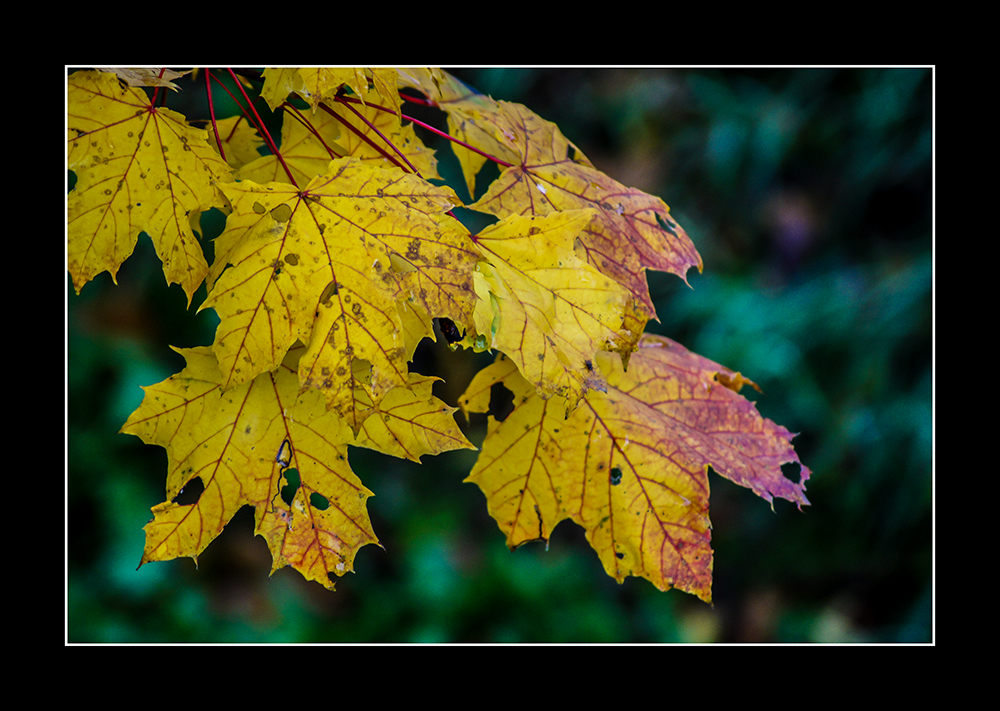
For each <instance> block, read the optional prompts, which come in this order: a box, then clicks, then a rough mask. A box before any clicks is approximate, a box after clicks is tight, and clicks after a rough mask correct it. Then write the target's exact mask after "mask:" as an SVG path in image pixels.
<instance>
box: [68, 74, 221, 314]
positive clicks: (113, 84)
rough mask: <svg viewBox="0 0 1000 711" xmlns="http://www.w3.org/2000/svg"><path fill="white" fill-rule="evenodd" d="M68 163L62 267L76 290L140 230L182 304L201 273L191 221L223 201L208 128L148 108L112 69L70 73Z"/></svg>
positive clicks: (112, 268)
mask: <svg viewBox="0 0 1000 711" xmlns="http://www.w3.org/2000/svg"><path fill="white" fill-rule="evenodd" d="M68 84H69V117H68V121H67V125H68V128H69V142H68V151H69V155H68V163H69V168H70V170H72V171H74V172H75V173H76V177H77V181H76V185H75V187H74V189H73V190H72V191H71V192H70V194H69V204H68V208H67V210H68V213H69V271H70V274H71V275H72V278H73V286H74V287H75V288H76V291H77V293H79V292H80V289H82V288H83V285H84V284H86V283H87V282H88V281H90V280H91V279H93V278H94V276H96V275H97V274H99V273H101V272H104V271H107V272H110V273H111V277H112V279H115V275H116V274H117V272H118V268H119V267H120V266H121V265H122V263H123V262H124V261H125V260H126V259H128V257H129V256H130V255H131V254H132V251H133V250H134V249H135V244H136V240H137V239H138V237H139V233H140V232H146V233H147V234H148V235H149V236H150V238H151V239H152V240H153V245H154V246H155V247H156V253H157V255H159V257H160V260H161V261H162V262H163V273H164V276H166V279H167V283H168V284H180V285H181V288H183V289H184V293H185V294H187V298H188V303H189V304H190V303H191V298H192V296H193V294H194V292H195V290H196V289H197V288H198V286H199V285H200V284H201V282H202V281H203V280H204V279H205V276H206V275H207V274H208V263H207V262H206V261H205V256H204V253H203V252H202V249H201V245H200V244H198V239H197V238H196V237H195V234H194V230H193V229H192V224H197V221H198V219H199V218H200V216H201V213H202V212H204V211H205V210H208V209H210V208H212V207H221V206H223V205H224V204H225V201H224V200H223V198H222V196H221V193H219V192H218V190H217V189H216V185H217V183H219V182H221V181H229V180H230V177H229V173H230V171H229V166H228V165H226V163H225V161H223V160H222V158H221V157H219V154H218V153H216V151H215V149H213V148H212V147H211V146H209V144H208V140H207V139H208V134H207V133H206V132H205V131H203V130H201V129H197V128H193V127H191V126H189V125H188V124H187V122H186V121H185V119H184V117H183V116H181V115H180V114H178V113H176V112H174V111H171V110H170V109H165V108H154V107H153V105H152V103H151V101H150V99H149V97H147V96H146V94H145V93H143V91H142V89H139V88H131V87H124V86H122V85H121V83H120V82H119V80H118V77H117V76H115V75H114V74H109V73H104V72H76V73H75V74H72V75H71V76H70V77H69V81H68Z"/></svg>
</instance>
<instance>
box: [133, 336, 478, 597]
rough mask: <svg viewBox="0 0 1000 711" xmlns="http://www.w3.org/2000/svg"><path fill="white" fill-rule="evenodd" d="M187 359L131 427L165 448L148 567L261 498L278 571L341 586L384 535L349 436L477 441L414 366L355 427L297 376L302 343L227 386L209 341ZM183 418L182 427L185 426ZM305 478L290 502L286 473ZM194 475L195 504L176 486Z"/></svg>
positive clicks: (395, 449)
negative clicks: (364, 551) (269, 366)
mask: <svg viewBox="0 0 1000 711" xmlns="http://www.w3.org/2000/svg"><path fill="white" fill-rule="evenodd" d="M174 350H176V351H177V352H178V353H181V354H182V355H183V356H184V357H185V359H186V360H187V367H186V368H185V369H184V370H183V371H181V372H180V373H178V374H177V375H174V376H171V377H170V378H168V379H167V380H165V381H164V382H162V383H159V384H157V385H153V386H150V387H147V388H144V390H145V392H146V395H145V397H144V399H143V402H142V405H140V407H139V408H138V409H137V410H136V411H135V412H134V413H132V415H131V416H130V417H129V419H128V421H127V422H126V423H125V425H124V426H123V427H122V430H121V431H122V432H125V433H128V434H134V435H136V436H138V437H140V438H141V439H142V440H143V441H144V442H146V443H147V444H156V445H159V446H162V447H164V448H165V449H166V450H167V455H168V459H169V464H168V472H167V500H166V501H164V502H163V503H161V504H158V505H156V506H154V507H153V509H152V511H153V514H154V515H153V519H152V520H151V521H150V522H149V523H148V524H147V525H146V527H145V530H146V545H145V549H144V552H143V555H142V560H141V562H140V565H142V564H144V563H148V562H151V561H161V560H171V559H174V558H178V557H190V558H193V559H194V560H195V561H196V562H197V559H198V556H199V555H200V554H201V553H202V551H204V550H205V548H206V547H207V546H208V545H209V543H211V541H212V540H214V539H215V538H216V537H217V536H218V535H219V534H220V533H221V532H222V530H223V528H224V527H225V526H226V524H227V523H228V522H229V520H230V519H231V518H232V516H233V514H235V513H236V511H237V510H239V508H240V507H242V506H244V505H251V506H254V507H255V521H256V530H255V532H256V533H257V534H258V535H261V536H263V537H264V539H265V540H266V541H267V545H268V548H269V549H270V551H271V555H272V558H273V565H272V569H271V572H272V573H274V571H276V570H278V569H280V568H282V567H284V566H286V565H290V566H292V567H293V568H295V569H296V570H298V571H299V572H300V573H302V575H303V576H305V577H306V578H307V579H308V580H316V581H317V582H319V583H321V584H322V585H324V586H325V587H327V588H329V589H331V590H332V589H333V587H334V584H333V576H341V575H344V574H345V573H347V572H349V571H351V570H353V562H354V557H355V554H356V553H357V551H358V550H359V549H360V548H361V547H362V546H365V545H368V544H370V543H374V544H376V545H379V543H378V539H377V538H376V536H375V533H374V531H373V530H372V527H371V521H370V520H369V517H368V512H367V499H368V497H370V496H372V493H371V491H369V490H368V489H367V488H366V487H365V486H364V485H363V484H362V483H361V481H360V480H359V479H358V477H357V476H356V475H355V474H354V472H353V471H352V470H351V467H350V465H349V464H348V460H347V444H348V443H351V444H354V445H356V446H362V447H367V448H370V449H375V450H378V451H382V452H386V453H388V454H394V455H396V456H405V457H408V458H410V459H413V460H416V461H419V459H420V456H422V455H424V454H439V453H441V452H443V451H447V450H451V449H460V448H474V447H472V444H470V443H469V441H468V440H467V439H465V437H464V436H463V435H462V433H461V431H460V430H459V429H458V426H457V425H456V423H455V421H454V417H452V412H454V408H450V407H448V406H446V405H445V404H444V403H443V402H441V401H440V400H438V399H437V398H435V397H433V395H431V392H430V386H431V382H432V381H433V378H425V377H423V376H419V375H412V376H411V382H410V384H409V385H408V386H407V387H404V388H399V389H398V392H397V391H396V390H393V391H390V393H389V394H388V395H387V397H386V398H385V400H384V401H383V406H382V408H381V409H380V410H379V411H378V416H376V417H373V418H372V419H373V420H376V421H374V422H372V423H371V424H370V425H369V424H367V423H366V425H365V427H364V429H363V430H362V432H361V433H360V434H359V435H358V438H357V440H355V437H354V433H353V432H352V430H351V429H350V428H349V427H347V426H346V424H345V423H344V422H343V421H342V420H341V419H340V418H339V417H338V416H337V415H336V413H333V412H329V411H328V410H327V409H326V404H325V401H324V399H323V396H322V395H321V394H320V393H317V392H311V391H307V392H304V393H300V392H299V384H298V377H297V375H296V371H297V366H298V363H297V361H298V359H299V358H300V357H301V355H302V353H303V352H304V350H305V349H304V347H302V346H301V345H300V346H297V347H295V348H293V349H291V350H290V351H289V353H288V356H287V357H286V358H285V361H284V363H283V364H282V365H281V367H279V368H278V369H277V370H275V371H274V372H272V373H263V374H261V375H259V376H258V377H257V378H255V379H254V380H253V381H252V382H249V383H245V384H243V385H240V386H237V387H234V388H230V389H229V390H225V391H224V390H223V389H222V386H221V380H222V374H221V372H220V371H219V367H218V361H217V360H216V358H215V355H214V353H213V352H212V350H211V348H207V347H201V348H191V349H179V348H175V349H174ZM182 425H183V426H182ZM289 469H295V470H296V471H297V473H298V480H299V484H298V487H297V488H296V490H295V494H294V497H291V500H290V501H286V500H285V498H284V497H283V496H282V489H283V488H285V487H286V486H287V484H288V478H287V477H286V472H287V470H289ZM194 479H199V480H200V483H201V485H202V487H203V490H202V492H201V494H200V496H199V497H198V500H197V501H196V502H194V503H181V502H180V501H178V500H177V499H178V495H179V494H180V493H181V491H182V490H183V489H184V488H185V487H188V486H191V485H192V482H193V480H194Z"/></svg>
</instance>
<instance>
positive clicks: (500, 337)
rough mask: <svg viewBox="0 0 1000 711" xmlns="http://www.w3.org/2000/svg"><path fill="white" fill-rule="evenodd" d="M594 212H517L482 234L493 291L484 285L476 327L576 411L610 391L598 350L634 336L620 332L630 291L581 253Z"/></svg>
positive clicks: (484, 266) (483, 267) (545, 393)
mask: <svg viewBox="0 0 1000 711" xmlns="http://www.w3.org/2000/svg"><path fill="white" fill-rule="evenodd" d="M593 216H594V211H593V210H567V211H564V212H557V213H552V214H549V215H545V216H531V215H528V216H520V215H511V216H509V217H506V218H504V219H503V220H501V221H500V222H498V223H496V224H494V225H491V226H489V227H487V228H485V229H484V230H482V231H481V232H480V233H479V234H478V235H476V236H475V243H476V246H477V247H478V248H479V250H480V252H481V253H482V254H483V255H484V257H485V258H486V259H487V260H488V262H485V263H481V264H480V265H479V272H480V273H481V274H482V277H483V282H484V285H485V286H486V288H487V289H488V291H489V294H490V295H491V300H490V301H489V302H487V301H486V299H485V298H483V296H482V288H480V295H481V296H480V301H479V304H480V306H479V309H480V310H479V311H477V313H476V317H475V319H474V322H475V327H476V329H477V330H478V332H479V334H480V335H482V336H484V337H487V339H488V340H487V342H489V343H490V344H491V347H495V348H498V349H499V350H501V351H503V352H504V353H506V354H507V355H508V356H509V357H510V358H511V359H512V360H513V361H514V362H515V363H517V366H518V368H520V370H521V373H522V374H523V375H524V377H525V378H527V380H528V381H529V382H530V383H532V385H534V386H535V388H537V390H538V392H539V393H540V394H541V395H542V397H545V398H548V397H551V396H553V395H559V396H562V397H564V398H566V406H567V408H568V410H571V409H573V408H574V407H576V405H577V403H578V402H579V400H580V398H581V397H582V396H583V394H584V393H585V392H587V390H590V389H596V390H604V389H605V387H606V385H605V383H604V377H603V376H602V375H601V373H600V371H599V369H598V368H597V366H596V365H595V363H596V356H597V352H598V351H602V350H614V349H615V348H617V347H618V343H619V341H621V340H625V339H626V338H627V336H623V335H622V334H621V333H620V329H621V325H622V321H623V319H624V307H625V304H626V303H627V301H628V299H629V294H628V291H627V290H626V289H625V288H624V287H622V286H621V285H620V284H618V283H617V282H616V281H614V280H613V279H611V278H610V277H608V276H606V275H604V274H602V273H601V272H599V271H598V270H597V269H596V268H594V267H593V266H591V265H590V264H588V263H586V262H584V261H583V260H581V259H580V258H578V257H577V256H576V253H575V251H574V246H573V245H574V241H575V239H576V238H577V237H578V236H579V234H580V233H581V231H582V230H583V229H584V228H586V226H587V225H588V224H589V223H590V221H591V220H592V219H593ZM487 303H489V304H490V308H489V309H488V310H486V309H485V306H486V304H487ZM484 310H486V311H487V313H485V314H484V313H482V312H483V311H484ZM489 312H495V313H494V314H493V315H494V317H495V318H496V319H497V321H496V323H495V324H494V320H493V318H490V317H489V315H488V313H489ZM487 324H489V326H488V328H489V330H488V331H487V330H486V326H487ZM470 339H474V337H473V335H472V334H471V333H470V334H467V335H466V341H465V344H466V345H473V346H474V342H473V343H470Z"/></svg>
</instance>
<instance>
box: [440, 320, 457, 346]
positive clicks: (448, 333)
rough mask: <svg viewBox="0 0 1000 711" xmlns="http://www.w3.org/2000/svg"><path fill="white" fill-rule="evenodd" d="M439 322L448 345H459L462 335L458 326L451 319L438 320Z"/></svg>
mask: <svg viewBox="0 0 1000 711" xmlns="http://www.w3.org/2000/svg"><path fill="white" fill-rule="evenodd" d="M437 322H438V326H439V327H440V328H441V334H442V335H443V336H444V338H445V340H446V341H448V343H457V342H458V341H461V340H462V334H461V333H459V332H458V326H456V325H455V322H454V321H452V320H451V319H450V318H443V317H442V318H439V319H437Z"/></svg>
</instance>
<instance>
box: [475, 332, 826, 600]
mask: <svg viewBox="0 0 1000 711" xmlns="http://www.w3.org/2000/svg"><path fill="white" fill-rule="evenodd" d="M600 365H601V366H602V368H603V369H605V370H606V371H607V380H608V384H609V387H608V391H607V393H600V392H590V393H588V394H587V396H586V397H585V398H584V399H583V401H582V402H581V404H580V406H579V407H578V408H577V409H576V410H575V411H573V413H572V414H571V415H570V416H569V417H568V418H566V417H565V412H564V407H563V405H562V403H560V402H559V401H558V400H559V399H558V398H551V399H549V400H543V399H542V398H541V397H539V396H538V394H537V393H536V392H535V390H534V388H533V387H532V386H531V385H530V384H529V383H527V382H526V381H525V380H524V378H523V377H521V375H520V374H519V372H518V370H517V368H516V367H515V365H514V363H512V362H511V361H510V360H509V359H507V358H505V357H504V356H500V357H499V358H498V359H497V361H496V362H495V363H494V364H493V365H490V366H488V367H487V368H485V369H484V370H482V371H480V373H479V374H478V375H477V376H476V377H475V378H474V379H473V381H472V383H471V384H470V385H469V388H468V390H467V391H466V392H465V394H464V395H463V396H462V397H461V398H460V400H459V405H460V407H461V408H462V409H463V411H465V412H466V413H468V412H470V411H471V412H486V411H488V409H489V402H490V396H491V392H492V389H493V387H494V386H495V385H496V384H497V383H502V384H503V386H504V387H506V388H507V389H509V390H510V391H511V392H512V393H513V395H514V409H513V410H512V411H511V412H510V414H509V415H507V416H506V418H504V419H503V421H502V422H501V421H497V420H496V419H495V418H493V417H490V418H489V431H488V433H487V436H486V440H485V441H484V443H483V448H482V452H481V453H480V455H479V459H478V461H477V462H476V465H475V467H474V468H473V470H472V474H471V475H470V476H469V478H468V479H467V480H466V481H471V482H474V483H475V484H476V485H478V486H479V487H480V489H482V491H483V493H484V494H485V495H486V500H487V506H488V508H489V512H490V515H491V516H493V518H494V519H496V521H497V523H498V524H499V526H500V529H501V530H502V531H503V532H504V533H505V534H506V536H507V545H508V546H509V547H510V548H512V549H513V548H515V547H517V546H519V545H521V544H523V543H526V542H528V541H534V540H543V541H548V539H549V537H550V536H551V534H552V530H553V528H555V526H556V524H557V523H559V522H560V521H562V520H563V519H567V518H568V519H571V520H572V521H575V522H576V523H578V524H579V525H580V526H582V527H583V528H584V529H585V530H586V532H587V540H588V541H590V544H591V545H592V546H593V547H594V549H595V550H596V551H597V553H598V555H599V557H600V559H601V562H602V563H603V564H604V569H605V570H606V571H607V573H608V575H610V576H612V577H614V578H615V579H616V580H618V582H622V581H623V580H624V579H625V577H626V576H630V575H634V576H641V577H644V578H647V579H648V580H650V581H651V582H652V583H653V584H654V585H656V587H658V588H659V589H660V590H667V589H669V588H670V587H677V588H679V589H681V590H685V591H687V592H690V593H693V594H695V595H697V596H698V597H700V598H701V599H703V600H705V601H706V602H708V601H711V597H712V548H711V523H710V522H709V517H708V493H709V492H708V467H709V466H711V467H712V468H713V469H714V470H715V471H716V472H718V473H719V474H720V475H722V476H724V477H726V478H728V479H730V480H731V481H734V482H736V483H737V484H740V485H741V486H746V487H748V488H750V489H752V490H753V491H754V492H755V493H756V494H758V495H759V496H761V497H763V498H764V499H766V500H767V501H772V499H773V497H775V496H778V497H781V498H784V499H788V500H789V501H793V502H795V503H796V504H798V505H799V507H800V508H801V506H802V505H807V504H808V503H809V502H808V501H807V500H806V497H805V493H804V490H805V482H806V480H807V479H808V478H809V470H808V469H806V468H805V467H804V466H803V467H801V474H800V479H799V482H798V483H795V482H792V481H791V480H789V479H787V478H785V477H784V475H783V474H782V472H781V465H782V464H784V463H786V462H796V463H798V461H799V460H798V456H797V455H796V454H795V451H794V449H793V448H792V446H791V443H790V442H791V439H792V437H793V436H794V435H792V434H790V433H789V432H788V430H786V429H785V428H783V427H781V426H779V425H776V424H775V423H774V422H772V421H771V420H768V419H765V418H763V417H761V416H760V414H759V413H758V412H757V409H756V407H755V406H754V404H753V403H752V402H750V401H748V400H746V399H745V398H743V397H742V396H741V395H739V394H738V391H739V390H740V388H741V386H742V385H744V384H750V385H753V383H751V382H750V381H749V380H746V379H745V378H743V377H742V376H741V375H740V374H739V373H734V372H732V371H730V370H728V369H727V368H724V367H722V366H720V365H718V364H716V363H713V362H711V361H710V360H708V359H706V358H703V357H701V356H699V355H697V354H694V353H691V352H690V351H688V350H687V349H685V348H684V347H683V346H681V345H680V344H678V343H675V342H674V341H671V340H670V339H668V338H664V337H661V336H649V335H647V336H644V337H643V338H642V340H641V341H640V343H639V349H638V350H637V352H636V353H635V354H634V355H633V356H632V359H631V363H630V365H629V369H628V371H627V372H626V371H623V370H622V367H621V363H620V362H619V361H618V359H617V356H612V355H609V354H604V356H602V358H601V364H600ZM754 387H756V386H754ZM772 506H773V503H772Z"/></svg>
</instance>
